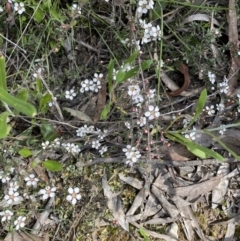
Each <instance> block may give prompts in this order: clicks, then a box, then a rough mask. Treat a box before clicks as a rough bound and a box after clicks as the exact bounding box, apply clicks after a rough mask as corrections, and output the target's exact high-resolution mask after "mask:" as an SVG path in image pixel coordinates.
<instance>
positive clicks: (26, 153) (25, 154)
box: [18, 148, 32, 158]
mask: <svg viewBox="0 0 240 241" xmlns="http://www.w3.org/2000/svg"><path fill="white" fill-rule="evenodd" d="M18 154H19V155H20V156H22V157H25V158H27V157H29V156H32V152H31V151H30V150H29V149H28V148H23V149H21V150H20V151H19V152H18Z"/></svg>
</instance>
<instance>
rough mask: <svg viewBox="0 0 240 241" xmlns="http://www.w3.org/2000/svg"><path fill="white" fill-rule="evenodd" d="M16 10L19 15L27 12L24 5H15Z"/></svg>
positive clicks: (21, 3)
mask: <svg viewBox="0 0 240 241" xmlns="http://www.w3.org/2000/svg"><path fill="white" fill-rule="evenodd" d="M14 10H15V11H17V12H18V14H22V13H23V12H24V11H25V7H24V3H23V2H20V3H14Z"/></svg>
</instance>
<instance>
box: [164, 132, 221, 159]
mask: <svg viewBox="0 0 240 241" xmlns="http://www.w3.org/2000/svg"><path fill="white" fill-rule="evenodd" d="M166 136H167V137H168V138H169V139H170V140H173V141H176V142H178V143H180V144H183V145H185V146H186V147H187V149H188V150H189V151H190V152H192V153H193V154H194V155H196V156H197V157H199V158H202V159H205V158H208V157H213V158H215V159H217V160H219V161H224V157H223V156H221V155H220V154H219V153H217V152H215V151H213V150H210V149H208V148H206V147H203V146H200V145H198V144H196V143H195V142H192V141H190V140H189V139H187V138H185V137H183V136H182V135H181V134H178V133H171V134H166Z"/></svg>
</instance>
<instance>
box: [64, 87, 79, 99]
mask: <svg viewBox="0 0 240 241" xmlns="http://www.w3.org/2000/svg"><path fill="white" fill-rule="evenodd" d="M76 95H77V94H76V93H75V92H74V89H71V90H67V91H66V92H65V97H66V99H69V100H73V99H74V97H75V96H76Z"/></svg>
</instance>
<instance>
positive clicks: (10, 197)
mask: <svg viewBox="0 0 240 241" xmlns="http://www.w3.org/2000/svg"><path fill="white" fill-rule="evenodd" d="M4 199H5V200H6V201H7V203H8V204H12V203H14V202H17V201H18V200H19V193H18V192H14V191H13V190H9V192H8V194H7V195H5V196H4Z"/></svg>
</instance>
